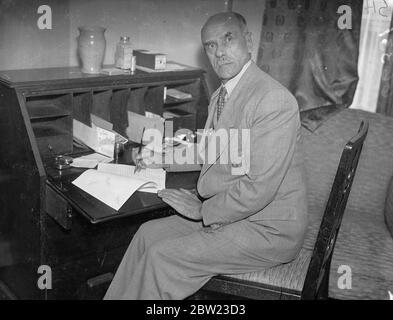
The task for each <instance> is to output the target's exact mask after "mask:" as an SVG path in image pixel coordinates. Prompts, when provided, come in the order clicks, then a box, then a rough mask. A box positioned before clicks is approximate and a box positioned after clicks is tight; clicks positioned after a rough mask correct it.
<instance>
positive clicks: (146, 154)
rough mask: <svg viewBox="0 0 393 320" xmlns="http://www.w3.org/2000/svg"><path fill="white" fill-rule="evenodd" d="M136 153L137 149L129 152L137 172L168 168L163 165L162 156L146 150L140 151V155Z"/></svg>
mask: <svg viewBox="0 0 393 320" xmlns="http://www.w3.org/2000/svg"><path fill="white" fill-rule="evenodd" d="M138 151H139V150H138V148H134V149H132V151H131V158H132V161H133V162H134V163H135V165H136V166H137V170H136V171H137V172H138V171H140V170H141V169H146V168H150V169H159V168H167V167H168V165H165V164H164V155H163V154H161V153H158V152H154V151H150V150H147V149H142V152H141V153H138Z"/></svg>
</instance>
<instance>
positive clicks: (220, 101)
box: [217, 86, 227, 121]
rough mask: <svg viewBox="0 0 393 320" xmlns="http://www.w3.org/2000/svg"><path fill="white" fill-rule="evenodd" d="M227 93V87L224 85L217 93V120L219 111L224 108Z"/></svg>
mask: <svg viewBox="0 0 393 320" xmlns="http://www.w3.org/2000/svg"><path fill="white" fill-rule="evenodd" d="M226 95H227V89H225V87H224V86H221V89H220V92H219V94H218V101H217V121H218V119H220V116H221V113H222V111H223V110H224V104H225V98H226Z"/></svg>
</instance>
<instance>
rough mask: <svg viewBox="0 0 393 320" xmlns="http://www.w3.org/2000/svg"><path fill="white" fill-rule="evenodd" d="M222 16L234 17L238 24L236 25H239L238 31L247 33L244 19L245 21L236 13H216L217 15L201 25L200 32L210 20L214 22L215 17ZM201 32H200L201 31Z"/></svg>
mask: <svg viewBox="0 0 393 320" xmlns="http://www.w3.org/2000/svg"><path fill="white" fill-rule="evenodd" d="M224 14H228V15H232V16H234V17H235V18H236V20H237V22H238V24H239V27H240V30H241V31H242V32H247V31H248V29H247V21H246V19H245V18H244V17H243V16H242V15H241V14H240V13H237V12H221V13H217V14H215V15H213V16H211V17H210V18H209V19H208V20H207V21H206V22H205V24H204V25H203V27H202V30H203V29H204V28H205V27H206V25H207V24H208V23H209V22H210V21H211V20H214V19H215V18H217V16H220V15H224ZM202 30H201V31H202Z"/></svg>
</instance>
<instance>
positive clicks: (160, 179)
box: [97, 163, 165, 193]
mask: <svg viewBox="0 0 393 320" xmlns="http://www.w3.org/2000/svg"><path fill="white" fill-rule="evenodd" d="M134 169H135V166H130V165H126V164H113V163H99V164H98V168H97V170H98V171H100V172H105V173H111V174H116V175H120V176H123V177H129V178H133V179H139V180H144V181H146V182H148V181H151V182H154V184H151V185H148V186H145V187H144V188H142V189H139V190H138V191H142V192H150V193H157V191H158V190H162V189H165V170H164V169H149V168H147V169H143V170H141V171H139V172H136V173H134Z"/></svg>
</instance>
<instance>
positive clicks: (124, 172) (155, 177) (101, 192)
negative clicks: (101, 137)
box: [72, 163, 165, 210]
mask: <svg viewBox="0 0 393 320" xmlns="http://www.w3.org/2000/svg"><path fill="white" fill-rule="evenodd" d="M134 168H135V167H134V166H129V165H122V164H111V163H99V164H98V167H97V170H95V169H90V170H86V171H85V172H84V173H82V174H81V175H80V176H79V177H78V178H77V179H75V180H74V181H73V182H72V183H73V184H74V185H75V186H77V187H79V188H80V189H82V190H83V191H85V192H87V193H89V194H90V195H92V196H93V197H95V198H97V199H98V200H100V201H102V202H104V203H105V204H107V205H108V206H110V207H112V208H113V209H115V210H119V209H120V208H121V206H122V205H123V204H124V203H125V202H126V201H127V200H128V198H130V197H131V196H132V195H133V194H134V192H136V191H141V192H150V193H157V191H158V190H161V189H165V171H164V170H163V169H144V170H142V171H140V172H137V173H135V174H134Z"/></svg>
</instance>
